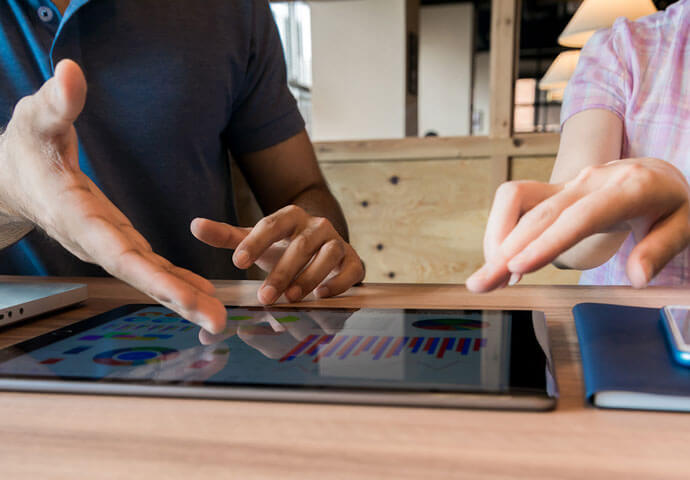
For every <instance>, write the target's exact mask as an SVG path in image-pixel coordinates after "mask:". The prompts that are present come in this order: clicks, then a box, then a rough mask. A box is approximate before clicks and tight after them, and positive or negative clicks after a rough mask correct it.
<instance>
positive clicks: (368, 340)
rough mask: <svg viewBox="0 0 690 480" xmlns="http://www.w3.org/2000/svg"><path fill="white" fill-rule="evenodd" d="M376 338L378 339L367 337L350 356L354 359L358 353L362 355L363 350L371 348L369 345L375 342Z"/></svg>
mask: <svg viewBox="0 0 690 480" xmlns="http://www.w3.org/2000/svg"><path fill="white" fill-rule="evenodd" d="M377 338H379V337H375V336H368V337H367V338H366V339H365V340H364V341H363V342H362V343H361V344H360V345H359V347H357V350H355V353H353V354H352V355H353V356H355V357H356V356H357V355H359V354H360V353H362V352H363V351H364V350H365V349H368V348H369V347H370V346H371V344H372V343H373V342H374V341H376V339H377Z"/></svg>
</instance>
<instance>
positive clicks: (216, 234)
mask: <svg viewBox="0 0 690 480" xmlns="http://www.w3.org/2000/svg"><path fill="white" fill-rule="evenodd" d="M190 229H191V231H192V235H194V236H195V237H196V238H197V239H198V240H201V241H202V242H204V243H206V244H208V245H211V246H212V247H217V248H229V249H233V250H234V249H235V248H237V245H239V244H240V242H241V241H242V240H244V238H245V237H246V236H247V235H249V232H250V231H251V228H242V227H235V226H233V225H228V224H227V223H222V222H214V221H213V220H209V219H207V218H195V219H194V220H192V224H191V225H190Z"/></svg>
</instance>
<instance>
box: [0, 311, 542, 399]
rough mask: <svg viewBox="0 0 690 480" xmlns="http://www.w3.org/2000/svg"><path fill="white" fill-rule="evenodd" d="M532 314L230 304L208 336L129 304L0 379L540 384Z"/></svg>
mask: <svg viewBox="0 0 690 480" xmlns="http://www.w3.org/2000/svg"><path fill="white" fill-rule="evenodd" d="M537 337H538V335H537V333H535V322H534V321H533V319H532V312H530V311H478V310H453V311H449V310H402V309H400V310H395V309H390V310H381V309H359V310H345V309H290V308H259V307H257V308H240V307H228V327H227V329H226V331H225V332H224V333H223V334H221V335H216V336H212V335H210V334H208V332H203V331H201V330H200V328H199V327H197V326H196V325H194V324H192V323H189V322H188V321H186V320H184V319H182V318H180V317H179V316H178V315H177V314H175V313H173V312H171V311H170V310H167V309H165V308H163V307H160V306H147V305H129V306H125V307H122V308H120V309H117V310H115V311H112V312H108V313H106V314H103V315H100V316H98V317H94V318H92V319H89V320H85V321H83V322H80V323H77V324H75V325H72V326H70V327H66V328H63V329H61V330H57V331H55V332H52V333H51V334H47V335H43V336H41V337H38V338H36V339H33V340H31V341H28V342H24V343H23V344H20V345H17V346H15V347H11V348H9V349H6V350H4V351H2V352H0V375H2V376H5V377H13V378H42V379H45V378H48V379H51V378H61V379H72V380H75V379H76V380H85V381H105V382H107V381H112V382H123V381H124V382H145V383H157V384H160V383H163V384H193V385H199V384H202V385H209V386H214V385H224V386H227V385H244V386H264V387H265V386H269V387H276V388H280V387H291V388H295V387H298V388H328V387H337V388H346V389H347V388H358V389H362V388H364V389H386V390H407V391H477V392H495V393H502V392H507V391H509V390H511V389H513V390H514V389H534V390H543V389H544V388H545V370H546V366H547V360H546V357H545V354H544V351H543V349H542V348H541V347H540V345H539V339H538V338H537Z"/></svg>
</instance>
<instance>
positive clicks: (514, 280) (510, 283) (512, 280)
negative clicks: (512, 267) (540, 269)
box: [508, 273, 522, 287]
mask: <svg viewBox="0 0 690 480" xmlns="http://www.w3.org/2000/svg"><path fill="white" fill-rule="evenodd" d="M521 279H522V275H521V274H519V273H511V274H510V280H508V286H509V287H512V286H513V285H516V284H517V283H518V282H519V281H520V280H521Z"/></svg>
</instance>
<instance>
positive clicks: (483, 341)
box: [472, 338, 486, 352]
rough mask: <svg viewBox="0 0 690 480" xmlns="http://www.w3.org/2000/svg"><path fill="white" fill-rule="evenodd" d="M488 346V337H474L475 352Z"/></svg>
mask: <svg viewBox="0 0 690 480" xmlns="http://www.w3.org/2000/svg"><path fill="white" fill-rule="evenodd" d="M485 346H486V338H475V339H474V348H473V349H472V350H474V351H475V352H478V351H479V349H480V348H482V347H485Z"/></svg>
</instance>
